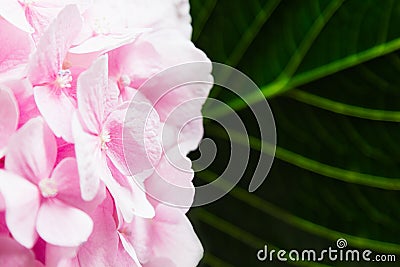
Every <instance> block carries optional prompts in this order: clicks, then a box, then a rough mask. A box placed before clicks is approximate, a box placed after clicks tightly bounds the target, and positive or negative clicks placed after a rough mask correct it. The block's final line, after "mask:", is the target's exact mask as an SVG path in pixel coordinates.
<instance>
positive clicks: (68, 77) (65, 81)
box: [56, 70, 72, 88]
mask: <svg viewBox="0 0 400 267" xmlns="http://www.w3.org/2000/svg"><path fill="white" fill-rule="evenodd" d="M71 82H72V73H71V71H70V70H60V71H59V72H58V74H57V79H56V84H57V85H58V86H59V87H60V88H71Z"/></svg>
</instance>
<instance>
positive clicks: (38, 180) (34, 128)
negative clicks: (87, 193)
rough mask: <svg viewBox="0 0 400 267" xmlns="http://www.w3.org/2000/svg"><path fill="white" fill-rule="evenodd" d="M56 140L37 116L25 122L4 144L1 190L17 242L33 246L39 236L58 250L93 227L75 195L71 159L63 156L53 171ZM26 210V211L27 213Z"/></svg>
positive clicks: (78, 240) (78, 241)
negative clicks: (3, 168) (5, 147)
mask: <svg viewBox="0 0 400 267" xmlns="http://www.w3.org/2000/svg"><path fill="white" fill-rule="evenodd" d="M56 152H57V147H56V140H55V138H54V136H53V134H52V133H51V131H50V129H49V128H48V127H47V126H46V124H45V123H44V122H43V120H42V119H41V118H36V119H32V120H30V121H29V122H27V123H26V124H25V125H24V126H23V127H22V128H21V129H20V130H19V131H18V132H17V133H16V134H14V135H13V137H12V140H10V143H9V149H8V151H7V155H6V162H5V169H6V170H0V192H1V195H2V196H3V198H4V201H5V210H6V223H7V226H8V228H9V230H10V232H11V234H12V235H13V237H14V238H15V240H17V241H18V242H19V243H20V244H22V245H23V246H25V247H27V248H31V247H33V245H34V244H35V242H36V240H37V236H38V235H39V236H40V237H41V238H43V239H44V240H45V241H46V242H48V243H50V244H55V245H60V246H78V245H80V244H81V243H83V242H85V241H86V240H87V239H88V237H89V235H90V233H91V231H92V228H93V222H92V220H91V218H90V217H89V216H88V215H87V214H86V213H85V212H84V211H82V210H81V209H82V208H84V207H87V206H88V204H89V203H85V202H84V201H83V200H82V199H81V197H80V190H79V181H78V171H77V166H76V161H75V159H73V158H66V159H64V160H63V161H61V162H60V163H59V164H58V165H57V166H56V167H55V168H54V169H53V167H54V163H55V160H56ZM27 210H29V212H27Z"/></svg>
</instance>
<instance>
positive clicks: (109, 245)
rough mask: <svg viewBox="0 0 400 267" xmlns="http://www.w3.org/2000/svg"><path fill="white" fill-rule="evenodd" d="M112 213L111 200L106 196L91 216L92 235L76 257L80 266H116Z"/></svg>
mask: <svg viewBox="0 0 400 267" xmlns="http://www.w3.org/2000/svg"><path fill="white" fill-rule="evenodd" d="M112 213H113V206H112V200H111V197H110V196H108V198H107V199H106V200H105V201H104V203H103V204H102V205H100V206H99V207H98V208H97V209H96V211H95V212H94V213H93V215H92V218H93V221H94V228H93V233H92V235H91V236H90V238H89V240H88V241H87V242H86V243H85V244H83V245H82V246H81V247H80V250H79V252H78V255H77V258H78V260H79V263H80V264H81V265H80V266H118V265H115V260H116V256H117V250H118V243H119V238H118V235H117V227H116V225H115V221H114V218H113V216H112Z"/></svg>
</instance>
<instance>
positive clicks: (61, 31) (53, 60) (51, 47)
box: [29, 5, 82, 85]
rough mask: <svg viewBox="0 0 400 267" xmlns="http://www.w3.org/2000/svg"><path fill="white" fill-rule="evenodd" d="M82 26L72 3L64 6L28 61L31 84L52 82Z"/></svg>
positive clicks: (77, 11)
mask: <svg viewBox="0 0 400 267" xmlns="http://www.w3.org/2000/svg"><path fill="white" fill-rule="evenodd" d="M81 27H82V18H81V16H80V14H79V10H78V8H77V7H76V6H74V5H69V6H66V7H65V8H64V9H63V10H62V11H61V12H60V13H59V14H58V16H57V18H56V19H55V20H54V21H53V22H52V23H51V24H50V26H49V27H48V29H47V31H46V32H45V33H44V34H43V36H42V37H41V38H40V42H39V44H38V46H37V50H36V53H35V54H34V55H33V56H32V58H31V60H30V62H29V79H30V80H31V82H32V83H33V85H40V84H44V83H48V82H53V81H55V79H56V75H57V73H58V71H59V70H61V69H62V64H63V61H64V59H65V56H66V55H67V52H68V49H69V48H70V46H71V44H72V41H73V39H74V38H75V36H77V34H78V33H79V31H80V29H81Z"/></svg>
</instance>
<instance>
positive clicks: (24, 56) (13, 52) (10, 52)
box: [0, 1, 34, 78]
mask: <svg viewBox="0 0 400 267" xmlns="http://www.w3.org/2000/svg"><path fill="white" fill-rule="evenodd" d="M7 2H8V1H7ZM10 2H14V3H15V4H17V5H18V3H16V1H10ZM5 5H6V4H4V3H2V4H1V5H0V6H1V7H0V9H2V8H4V7H5ZM1 15H2V14H1ZM0 39H1V46H0V73H1V75H0V76H3V75H7V76H9V75H10V73H9V72H10V70H12V69H14V68H17V67H22V68H25V64H26V63H27V62H28V58H29V54H30V53H31V52H32V49H33V47H34V45H33V41H32V39H31V37H30V36H29V34H28V33H26V32H24V31H21V30H20V29H18V28H16V27H14V25H12V24H10V23H8V22H7V21H6V20H4V19H1V20H0ZM18 74H20V75H17V76H20V77H19V78H22V76H23V71H22V69H20V70H18Z"/></svg>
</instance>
